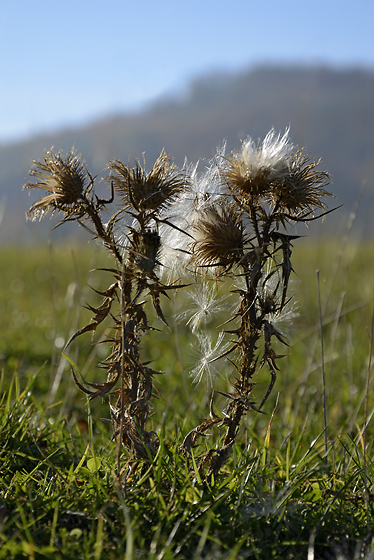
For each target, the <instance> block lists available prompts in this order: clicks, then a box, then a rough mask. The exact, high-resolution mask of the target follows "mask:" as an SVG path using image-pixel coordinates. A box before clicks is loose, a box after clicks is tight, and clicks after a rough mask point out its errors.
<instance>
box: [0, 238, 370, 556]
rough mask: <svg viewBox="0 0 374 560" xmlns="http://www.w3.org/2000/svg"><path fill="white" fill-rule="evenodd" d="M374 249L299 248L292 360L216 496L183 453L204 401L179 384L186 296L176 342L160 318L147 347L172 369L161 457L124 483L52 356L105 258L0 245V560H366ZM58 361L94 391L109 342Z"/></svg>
mask: <svg viewBox="0 0 374 560" xmlns="http://www.w3.org/2000/svg"><path fill="white" fill-rule="evenodd" d="M373 253H374V245H373V244H372V243H367V244H365V243H362V242H360V243H359V242H354V241H351V242H349V243H348V244H345V243H344V242H342V241H341V240H339V241H334V240H330V241H326V242H325V243H323V245H322V244H313V243H312V242H311V241H308V240H298V243H295V249H294V260H293V267H294V270H295V274H294V276H293V281H294V292H295V301H297V305H298V311H299V315H298V317H297V318H295V319H294V320H293V322H292V324H291V325H290V330H289V334H288V340H289V343H290V348H289V349H288V351H287V356H286V357H285V358H283V359H282V360H281V362H280V363H281V366H282V370H281V371H280V372H279V374H278V376H277V380H276V384H275V388H274V390H273V393H272V395H271V397H270V398H269V400H268V401H267V403H266V405H265V407H264V408H265V410H264V411H265V412H266V414H257V413H255V412H253V413H251V414H248V416H247V418H246V423H245V426H243V427H242V432H241V434H240V436H239V437H238V438H237V444H236V447H235V448H234V449H233V453H232V456H231V458H230V460H229V461H228V463H227V464H226V465H225V467H224V469H223V470H222V473H221V475H220V477H219V478H218V479H217V480H215V481H214V482H212V484H211V485H203V484H201V481H200V480H199V477H198V476H194V460H193V458H192V459H190V460H189V461H187V459H186V458H184V457H182V456H181V455H179V454H178V447H179V445H180V444H181V442H182V441H183V438H184V436H185V435H186V434H187V433H188V431H189V430H190V429H192V428H193V427H194V426H196V425H197V423H198V421H199V419H200V418H202V417H204V416H206V415H207V414H208V413H209V401H210V396H211V391H210V389H209V388H207V386H206V384H205V383H204V382H202V383H200V384H199V385H194V384H193V383H192V381H191V378H190V377H189V375H188V372H189V371H190V370H191V368H193V365H194V358H196V356H195V355H194V339H193V335H192V333H191V332H190V330H189V329H188V328H187V327H186V325H185V324H183V322H178V321H177V320H176V318H175V317H176V316H178V313H180V312H181V311H182V310H183V306H184V303H185V300H186V297H185V296H183V294H181V295H180V296H179V297H178V298H177V299H176V300H175V304H174V306H173V302H171V303H169V304H168V306H167V309H166V315H167V317H168V319H169V324H170V327H171V329H170V330H167V329H166V327H162V324H161V323H160V322H158V321H155V323H154V324H155V325H156V326H157V327H159V328H160V331H159V332H157V331H155V332H152V333H150V334H149V335H147V336H146V337H145V338H144V343H143V352H144V355H145V359H147V358H149V359H152V360H154V362H153V365H152V367H154V369H157V370H161V371H164V372H165V375H162V376H159V377H158V378H157V380H156V389H157V392H158V397H159V398H158V399H154V401H153V402H154V410H153V415H152V423H153V429H154V430H155V431H156V432H157V433H158V434H159V437H160V442H161V445H160V448H159V452H158V454H157V455H156V457H155V459H154V461H153V463H148V464H146V465H145V468H144V469H143V471H142V475H141V476H140V475H139V474H136V475H135V476H134V477H133V478H132V479H130V480H129V481H128V483H127V486H126V487H125V488H124V487H123V486H122V485H121V484H119V481H118V477H117V468H116V455H115V448H114V443H113V442H112V441H111V436H112V434H111V424H110V422H108V421H107V420H108V418H109V410H108V404H107V403H106V402H103V403H102V402H100V401H99V400H96V401H91V402H90V403H88V401H87V399H86V398H85V396H84V395H82V393H81V392H80V391H79V390H78V388H77V387H76V385H75V384H74V382H73V379H72V376H71V371H70V364H69V362H68V360H67V359H66V358H64V357H63V356H62V349H63V347H64V344H65V342H66V341H67V340H68V338H69V337H70V336H71V334H72V333H73V332H74V331H76V330H77V329H78V328H80V327H81V326H83V325H84V324H86V322H87V321H88V320H89V318H90V316H89V314H88V312H87V311H86V310H85V309H84V307H83V306H84V304H85V303H90V304H92V302H93V301H95V294H94V293H93V292H92V291H91V290H90V288H88V285H90V286H93V287H96V288H99V287H100V285H101V281H102V280H103V276H102V275H104V274H105V273H104V272H97V271H96V272H89V271H90V270H92V269H94V268H98V267H105V266H108V262H107V257H106V256H105V255H104V254H103V253H101V252H100V250H99V249H98V248H97V247H96V246H95V245H94V244H89V245H87V246H76V247H71V246H69V247H66V246H51V247H47V246H46V247H43V248H30V247H28V248H20V247H17V248H3V249H1V250H0V286H1V289H0V316H1V319H2V320H1V323H0V331H1V332H0V362H1V370H2V376H1V389H0V399H1V400H0V443H1V446H0V559H16V558H51V559H52V558H53V559H54V560H57V559H59V558H61V559H64V558H71V559H73V558H74V559H79V558H82V559H83V558H93V559H95V560H98V559H100V558H102V559H103V560H104V559H109V560H110V559H112V558H113V559H114V558H115V559H116V560H118V559H119V558H125V559H126V560H130V559H133V558H141V559H143V558H144V559H160V560H161V559H165V560H166V559H171V558H181V559H183V558H186V559H196V560H197V559H200V558H201V559H203V558H204V559H213V558H217V559H218V558H219V559H221V558H225V559H232V560H234V559H236V558H238V559H239V558H240V559H241V558H243V559H244V558H252V557H253V558H303V559H305V558H308V560H312V559H314V558H315V559H318V558H326V559H329V558H331V559H333V558H344V559H346V558H347V559H348V558H357V559H358V558H364V557H366V558H374V553H373V552H372V550H373V543H372V538H373V520H374V509H373V508H374V505H373V504H374V502H373V495H374V488H373V485H374V464H373V453H374V450H373V435H374V425H373V421H372V414H373V412H374V400H373V396H372V395H373V391H372V372H371V365H372V343H373V301H374V300H373V296H374V290H373V277H374V261H373ZM317 270H319V288H320V303H321V316H322V324H323V329H322V332H323V338H322V340H323V354H322V346H321V328H320V320H319V300H318V289H317V287H318V285H317V273H316V271H317ZM227 289H228V287H227ZM224 319H225V317H224V316H222V317H220V318H218V319H217V321H219V320H220V321H221V322H222V320H224ZM214 328H215V327H214V325H212V329H214ZM99 336H100V332H98V334H97V336H96V337H95V338H96V339H97V338H98V337H99ZM68 356H69V359H70V360H71V361H73V362H74V363H76V364H77V366H78V368H79V370H80V373H81V374H82V375H83V377H84V378H85V379H88V380H91V381H94V380H98V379H100V380H102V378H100V375H101V376H102V374H103V373H102V371H101V370H100V369H98V368H97V362H98V361H100V359H103V346H102V345H92V341H91V336H90V334H89V333H88V334H85V335H84V336H82V337H80V338H79V339H77V340H76V341H74V343H73V344H72V345H71V347H70V348H69V351H68ZM322 356H323V359H322ZM229 366H230V364H229V363H227V364H223V365H222V366H220V367H221V374H222V376H221V377H220V378H219V379H217V380H216V385H215V387H216V388H217V389H219V390H221V391H228V389H229V385H228V377H229V375H230V368H229ZM323 376H324V378H325V382H324V383H323ZM267 382H268V378H267V377H266V372H261V373H260V374H259V378H258V384H259V385H260V386H261V384H263V386H264V387H265V386H266V385H265V384H266V383H267ZM324 389H325V393H324ZM262 392H263V391H262ZM324 396H325V401H324ZM223 402H224V399H223V397H222V402H221V401H220V397H219V395H218V396H217V400H216V406H217V408H218V409H219V407H220V404H222V403H223ZM325 421H327V429H326V430H325V428H324V426H325ZM208 444H209V441H208V440H207V441H206V442H204V441H202V443H201V446H200V447H198V448H196V449H195V454H196V455H199V454H200V453H202V452H203V451H204V449H205V446H206V445H208ZM123 464H124V465H125V464H126V455H125V453H124V455H123Z"/></svg>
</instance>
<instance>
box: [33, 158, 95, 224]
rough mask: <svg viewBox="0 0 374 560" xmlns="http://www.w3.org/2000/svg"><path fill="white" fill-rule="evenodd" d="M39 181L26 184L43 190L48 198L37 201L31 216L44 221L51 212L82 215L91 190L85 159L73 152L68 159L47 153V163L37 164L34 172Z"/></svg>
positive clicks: (44, 160) (34, 166) (45, 160)
mask: <svg viewBox="0 0 374 560" xmlns="http://www.w3.org/2000/svg"><path fill="white" fill-rule="evenodd" d="M30 175H32V176H33V177H35V179H36V180H35V181H29V182H27V183H26V184H25V185H24V188H26V189H43V190H45V191H47V193H49V194H47V195H46V196H44V197H43V198H41V199H40V200H38V201H37V202H35V203H34V204H33V205H32V206H31V208H30V209H29V210H28V212H27V217H31V218H33V219H34V218H36V217H39V218H42V217H43V215H44V214H46V213H47V212H49V211H52V213H53V212H55V211H58V212H65V213H66V214H67V215H68V216H70V215H72V214H79V213H81V212H82V210H83V207H84V202H85V200H86V199H85V196H86V194H87V191H88V189H87V188H86V184H87V182H88V180H89V175H88V172H87V169H86V166H85V163H84V162H81V156H80V155H76V152H75V150H74V149H71V150H70V151H69V152H68V154H67V155H66V157H65V158H63V155H62V152H61V151H60V152H59V153H58V154H55V153H54V152H53V149H51V150H49V151H48V152H45V154H44V158H43V162H39V161H35V162H34V165H33V167H32V168H31V170H30Z"/></svg>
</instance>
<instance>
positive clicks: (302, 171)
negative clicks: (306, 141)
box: [220, 129, 331, 216]
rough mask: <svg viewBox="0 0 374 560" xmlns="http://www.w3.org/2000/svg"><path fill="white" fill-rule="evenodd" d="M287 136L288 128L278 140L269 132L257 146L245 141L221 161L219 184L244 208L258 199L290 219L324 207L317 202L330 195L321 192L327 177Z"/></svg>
mask: <svg viewBox="0 0 374 560" xmlns="http://www.w3.org/2000/svg"><path fill="white" fill-rule="evenodd" d="M288 134H289V129H287V130H286V132H285V134H284V135H283V136H282V137H281V136H280V135H278V136H276V135H275V132H274V130H271V131H270V132H269V133H268V134H267V135H266V137H265V138H264V140H263V142H262V143H258V144H257V146H256V145H255V143H254V142H253V140H252V139H251V138H249V139H247V140H246V141H245V142H243V144H242V149H241V150H240V151H238V152H233V153H232V154H231V155H229V156H228V157H226V158H223V159H222V163H221V165H220V173H221V177H222V181H223V182H224V183H225V184H226V185H227V187H228V189H229V190H230V191H231V192H232V193H233V194H234V196H236V197H237V198H238V199H239V200H240V201H241V202H242V203H244V205H249V206H252V207H253V206H258V205H259V204H260V199H262V201H263V202H264V203H265V204H266V203H269V204H270V205H271V206H272V207H273V208H277V210H280V211H283V212H286V213H289V214H291V215H292V216H296V215H299V214H300V212H301V213H303V212H305V211H306V212H309V211H313V210H314V209H315V208H322V209H323V208H324V207H325V204H324V203H323V201H322V200H321V199H322V198H323V197H324V196H331V193H329V192H327V191H326V190H325V189H324V187H325V185H326V184H328V182H329V179H330V176H329V174H328V173H325V172H321V171H316V169H315V168H316V167H317V165H318V164H319V161H317V162H314V161H311V160H310V158H309V157H308V156H307V155H306V154H304V152H303V150H299V149H297V148H295V146H294V145H293V144H292V143H291V142H290V140H289V138H288Z"/></svg>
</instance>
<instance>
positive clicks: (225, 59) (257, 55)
mask: <svg viewBox="0 0 374 560" xmlns="http://www.w3.org/2000/svg"><path fill="white" fill-rule="evenodd" d="M0 53H1V54H0V76H1V83H0V142H1V143H5V142H8V141H14V140H18V139H22V138H25V137H28V136H30V135H33V134H36V133H39V132H44V131H51V130H57V129H60V128H64V127H67V126H75V125H80V124H83V123H87V122H90V121H92V120H94V119H97V118H100V117H102V116H105V115H108V114H115V113H116V112H118V111H129V110H133V109H137V108H141V107H142V106H144V105H145V104H147V103H149V102H152V101H153V100H155V99H158V98H160V97H161V96H163V95H176V94H179V93H181V92H183V91H185V90H186V87H187V86H188V83H189V82H190V81H191V80H193V79H194V78H196V77H199V76H202V75H204V74H206V73H208V72H212V71H220V70H225V71H236V70H241V69H247V68H250V67H251V66H254V65H258V64H262V63H274V64H293V63H298V64H299V63H303V64H309V65H310V64H327V65H334V66H339V67H344V66H353V65H360V66H364V67H370V68H372V69H374V2H373V1H372V0H365V1H363V0H355V1H354V2H353V1H349V2H348V1H346V0H340V1H335V0H334V1H330V2H329V0H313V2H303V1H300V0H295V1H294V0H292V1H286V0H284V1H283V2H282V1H279V0H268V1H265V0H264V1H263V2H261V1H259V0H255V1H251V0H225V1H224V0H188V1H180V2H178V1H177V0H174V1H171V0H155V1H151V0H141V1H140V0H138V1H132V2H128V1H126V0H122V1H120V0H105V1H104V0H102V1H100V2H98V1H96V0H89V1H87V0H81V1H80V0H63V1H58V0H57V1H56V0H48V1H45V0H34V1H28V0H2V2H1V5H0Z"/></svg>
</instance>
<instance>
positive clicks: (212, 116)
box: [0, 67, 374, 242]
mask: <svg viewBox="0 0 374 560" xmlns="http://www.w3.org/2000/svg"><path fill="white" fill-rule="evenodd" d="M287 126H291V137H292V140H293V141H294V142H295V143H296V144H299V145H300V146H305V147H306V148H307V150H308V152H311V153H312V154H313V156H314V157H317V158H319V157H321V158H322V168H323V169H324V170H328V171H329V172H330V173H332V174H333V176H334V179H333V181H334V182H333V185H332V186H331V190H332V191H333V192H334V193H335V195H336V196H337V200H336V201H331V204H330V205H338V204H344V209H343V210H339V211H338V212H336V213H335V215H333V216H334V217H333V218H332V217H331V218H329V223H330V225H331V224H332V223H333V222H334V225H335V224H337V226H338V228H339V230H340V232H342V231H344V222H345V221H346V218H347V215H348V214H349V212H350V210H351V208H352V205H353V204H354V201H355V200H356V198H357V195H358V192H359V191H360V189H361V186H362V184H363V183H364V182H365V181H366V182H367V188H366V191H365V194H364V198H363V202H362V203H361V206H360V210H359V216H358V219H357V220H356V222H357V224H359V225H360V227H361V228H362V229H364V230H365V232H366V233H367V234H370V235H374V223H372V219H371V216H372V213H373V211H374V193H373V191H374V71H364V70H360V69H350V70H334V69H330V68H301V67H300V68H299V67H290V68H284V67H280V68H278V67H259V68H257V69H254V70H251V71H248V72H246V73H241V74H237V75H219V76H217V75H216V76H208V77H206V78H205V79H199V80H197V81H196V82H195V83H193V84H191V87H190V89H189V91H188V92H187V93H186V94H185V95H184V97H179V98H175V99H164V100H162V101H160V102H159V103H157V104H155V105H153V106H152V107H149V108H147V109H146V110H144V111H143V112H141V113H138V114H136V115H115V116H113V117H112V118H110V119H109V118H108V119H106V120H101V121H98V122H95V123H93V124H92V125H91V126H89V127H86V128H83V129H76V130H65V131H63V132H57V133H56V134H50V135H46V136H39V137H37V138H34V139H32V140H30V141H27V142H22V143H18V144H12V145H9V146H3V147H0V203H1V209H0V210H2V211H3V220H2V223H1V226H0V239H1V241H2V242H8V241H11V240H12V239H20V240H25V239H32V240H37V239H38V238H39V236H44V235H45V232H46V231H47V230H48V229H49V228H50V227H51V226H53V223H54V222H48V221H47V222H46V224H43V225H40V226H35V224H32V225H30V224H26V223H25V221H24V212H25V210H26V208H27V207H28V206H29V204H30V203H31V202H32V200H34V199H35V197H34V198H29V197H28V196H27V193H25V192H23V191H22V190H21V187H22V185H23V183H24V182H25V179H26V178H27V174H28V170H29V168H30V166H31V164H32V160H33V159H40V158H41V157H42V155H43V152H44V150H45V149H48V148H50V147H51V146H54V147H55V149H56V150H58V149H63V150H67V149H69V148H70V147H71V146H72V145H75V147H76V148H77V150H78V151H79V152H80V153H82V154H83V157H84V159H85V160H86V162H87V165H88V168H89V169H90V170H91V172H92V173H93V174H96V173H99V172H100V171H101V170H102V169H103V167H104V166H105V163H106V161H107V160H108V159H112V158H119V159H122V160H123V161H125V162H127V161H128V159H129V158H130V160H131V158H134V157H141V156H142V153H143V152H145V156H146V162H148V164H149V166H151V165H152V163H153V161H154V159H155V158H156V157H157V155H158V154H159V153H160V151H161V149H162V148H165V149H166V151H168V152H169V153H170V154H171V155H173V156H174V157H175V160H176V162H177V163H178V164H179V165H181V164H182V163H183V161H184V158H185V157H187V158H188V159H189V160H190V161H195V160H197V159H199V158H210V157H211V156H212V155H213V153H214V151H215V148H216V146H218V145H219V144H221V143H222V141H223V140H224V139H226V140H227V141H228V147H229V149H232V148H235V147H238V146H239V145H240V139H242V138H245V137H246V136H247V135H250V136H253V137H254V138H256V139H257V138H258V137H260V138H262V137H263V136H264V135H265V134H266V132H267V131H268V130H269V129H270V128H271V127H274V128H275V129H276V130H279V131H280V132H283V131H284V129H285V128H286V127H287ZM74 231H75V233H76V229H74ZM61 233H62V232H61ZM61 233H60V235H61ZM56 235H57V234H56Z"/></svg>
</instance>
